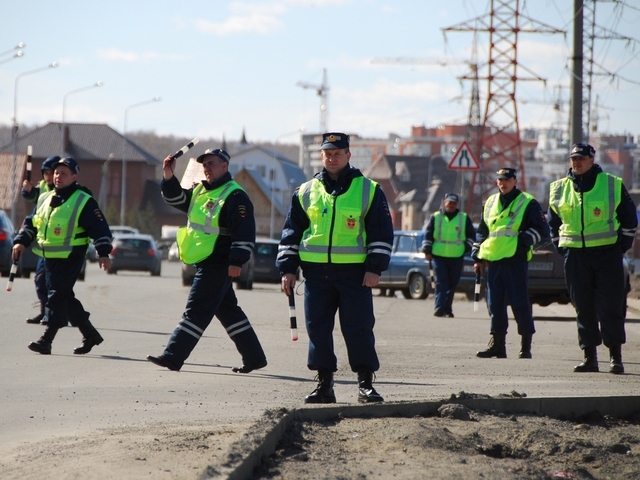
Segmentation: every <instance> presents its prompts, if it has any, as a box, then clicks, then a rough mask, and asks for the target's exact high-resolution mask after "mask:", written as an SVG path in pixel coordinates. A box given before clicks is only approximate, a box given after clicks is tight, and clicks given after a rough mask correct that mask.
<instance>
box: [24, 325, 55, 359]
mask: <svg viewBox="0 0 640 480" xmlns="http://www.w3.org/2000/svg"><path fill="white" fill-rule="evenodd" d="M56 333H58V327H47V329H46V330H45V331H44V334H42V337H40V340H38V341H37V342H31V343H30V344H29V345H28V348H29V350H31V351H32V352H38V353H40V354H42V355H51V342H53V339H54V338H55V336H56Z"/></svg>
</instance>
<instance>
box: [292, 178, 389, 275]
mask: <svg viewBox="0 0 640 480" xmlns="http://www.w3.org/2000/svg"><path fill="white" fill-rule="evenodd" d="M376 185H377V183H375V182H374V181H372V180H370V179H368V178H366V177H356V178H354V179H353V180H352V181H351V185H350V186H349V190H347V191H346V192H345V193H343V194H342V195H339V196H337V197H336V196H333V195H331V194H329V193H327V191H326V190H325V188H324V185H323V184H322V182H321V181H320V180H317V179H313V180H310V181H308V182H305V183H303V184H302V185H301V186H300V189H299V191H298V201H299V202H300V205H301V206H302V209H303V210H304V211H305V213H306V214H307V217H308V218H309V228H307V230H305V232H304V233H303V235H302V241H301V242H300V248H299V255H300V260H302V261H303V262H312V263H341V264H344V263H364V261H365V260H366V258H367V234H366V231H365V228H364V227H365V226H364V217H365V216H366V214H367V212H368V211H369V208H370V207H371V203H372V202H373V195H374V193H375V188H376Z"/></svg>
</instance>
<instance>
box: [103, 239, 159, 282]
mask: <svg viewBox="0 0 640 480" xmlns="http://www.w3.org/2000/svg"><path fill="white" fill-rule="evenodd" d="M109 258H111V267H109V269H108V270H107V273H111V274H113V273H117V272H118V271H119V270H135V271H142V272H149V273H150V274H151V275H152V276H154V277H157V276H159V275H160V271H161V268H162V261H161V259H160V255H159V254H158V249H157V248H156V243H155V241H154V239H153V237H152V236H151V235H144V234H141V233H126V234H121V235H118V236H117V237H114V239H113V249H112V250H111V253H110V254H109Z"/></svg>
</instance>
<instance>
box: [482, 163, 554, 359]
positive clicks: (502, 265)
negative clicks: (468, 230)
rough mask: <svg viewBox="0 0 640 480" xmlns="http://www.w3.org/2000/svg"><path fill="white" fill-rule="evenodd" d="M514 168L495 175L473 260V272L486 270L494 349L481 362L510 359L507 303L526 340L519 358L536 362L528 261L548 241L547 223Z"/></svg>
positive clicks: (490, 349)
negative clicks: (537, 246)
mask: <svg viewBox="0 0 640 480" xmlns="http://www.w3.org/2000/svg"><path fill="white" fill-rule="evenodd" d="M516 183H517V178H516V170H515V169H514V168H502V169H500V170H498V172H497V174H496V184H497V185H498V189H499V190H500V192H499V193H495V194H493V195H491V196H490V197H489V198H488V199H487V201H486V202H485V204H484V208H483V211H482V220H481V221H480V225H479V226H478V233H477V243H475V244H474V245H473V249H472V251H471V257H472V258H473V259H474V265H473V267H474V270H475V271H476V272H478V271H482V268H483V264H486V265H487V267H488V268H487V305H488V307H489V314H490V316H491V339H490V341H489V347H488V348H487V349H486V350H482V351H480V352H478V353H477V354H476V356H478V357H480V358H492V357H496V358H507V348H506V335H507V328H508V317H507V303H509V304H511V311H512V312H513V316H514V317H515V319H516V322H517V324H518V333H519V334H520V335H521V344H520V354H519V358H531V357H532V355H531V340H532V337H533V334H534V333H535V328H534V325H533V315H532V313H531V304H530V302H529V292H528V289H529V281H528V262H529V260H531V257H532V253H531V252H532V250H533V247H534V245H535V244H537V243H540V242H543V241H548V240H549V225H548V224H547V222H546V220H545V218H544V214H543V213H542V209H541V208H540V204H539V203H538V202H537V201H536V200H535V198H533V195H530V194H528V193H525V192H522V191H521V190H519V189H518V188H517V187H516Z"/></svg>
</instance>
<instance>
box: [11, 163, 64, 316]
mask: <svg viewBox="0 0 640 480" xmlns="http://www.w3.org/2000/svg"><path fill="white" fill-rule="evenodd" d="M58 160H60V157H59V156H58V155H51V156H50V157H47V159H46V160H45V161H44V162H42V167H41V171H42V180H40V182H39V183H38V185H37V186H34V185H33V184H32V183H31V182H30V181H29V180H26V179H25V180H24V182H22V190H21V191H20V195H22V198H24V199H25V200H26V201H27V202H29V203H36V202H37V201H38V197H39V196H40V195H41V194H44V193H47V192H49V191H51V190H53V189H54V188H55V187H54V185H53V165H55V164H56V163H57V162H58ZM33 281H34V283H35V286H36V295H37V296H38V300H39V301H40V313H39V314H38V315H36V316H34V317H32V318H27V323H40V322H41V321H42V320H43V318H44V305H45V303H47V296H48V292H47V282H46V279H45V276H44V258H43V257H40V258H39V259H38V263H37V264H36V272H35V277H34V279H33Z"/></svg>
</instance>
